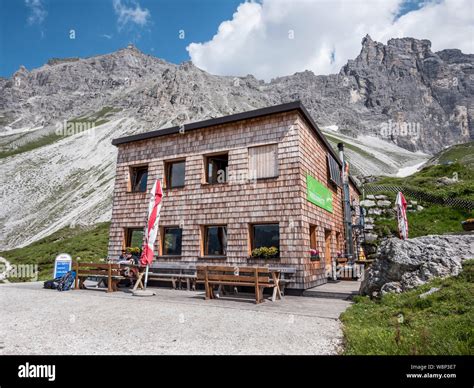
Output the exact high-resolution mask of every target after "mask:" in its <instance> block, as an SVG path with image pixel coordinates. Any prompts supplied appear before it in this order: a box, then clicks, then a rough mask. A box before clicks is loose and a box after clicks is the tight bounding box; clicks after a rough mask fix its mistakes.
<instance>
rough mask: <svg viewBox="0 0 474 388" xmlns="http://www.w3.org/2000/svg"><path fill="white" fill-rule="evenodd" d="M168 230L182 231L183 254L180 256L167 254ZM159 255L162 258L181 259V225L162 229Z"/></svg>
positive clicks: (167, 226)
mask: <svg viewBox="0 0 474 388" xmlns="http://www.w3.org/2000/svg"><path fill="white" fill-rule="evenodd" d="M166 229H180V230H181V252H180V254H179V255H170V254H165V253H164V251H165V233H166ZM159 253H160V256H162V257H181V256H182V254H183V228H182V227H181V226H179V225H166V226H162V227H160V244H159Z"/></svg>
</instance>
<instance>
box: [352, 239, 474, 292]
mask: <svg viewBox="0 0 474 388" xmlns="http://www.w3.org/2000/svg"><path fill="white" fill-rule="evenodd" d="M473 258H474V235H473V234H469V235H442V236H435V235H433V236H423V237H417V238H412V239H408V240H400V239H398V238H390V239H388V240H385V241H383V242H382V243H381V244H380V248H379V256H378V258H377V260H376V261H375V262H374V264H373V265H372V266H371V267H370V268H369V269H368V270H367V272H366V274H365V278H364V281H363V282H362V284H361V288H360V291H361V294H363V295H370V296H374V295H378V294H380V293H382V294H383V293H386V292H402V291H405V290H409V289H412V288H415V287H417V286H420V285H422V284H424V283H426V282H428V281H429V280H431V279H433V278H435V277H447V276H455V275H457V274H458V273H459V272H460V271H461V264H462V261H463V260H467V259H473Z"/></svg>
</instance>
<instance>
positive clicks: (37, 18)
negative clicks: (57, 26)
mask: <svg viewBox="0 0 474 388" xmlns="http://www.w3.org/2000/svg"><path fill="white" fill-rule="evenodd" d="M25 5H26V7H27V8H28V11H29V13H28V19H27V21H28V24H30V25H33V24H38V25H40V24H42V23H43V22H44V19H46V16H47V15H48V12H47V11H46V10H45V8H44V4H43V2H42V1H41V0H25Z"/></svg>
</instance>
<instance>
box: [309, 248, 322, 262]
mask: <svg viewBox="0 0 474 388" xmlns="http://www.w3.org/2000/svg"><path fill="white" fill-rule="evenodd" d="M309 253H310V255H311V261H320V260H321V257H320V256H319V251H318V250H317V249H311V250H310V251H309Z"/></svg>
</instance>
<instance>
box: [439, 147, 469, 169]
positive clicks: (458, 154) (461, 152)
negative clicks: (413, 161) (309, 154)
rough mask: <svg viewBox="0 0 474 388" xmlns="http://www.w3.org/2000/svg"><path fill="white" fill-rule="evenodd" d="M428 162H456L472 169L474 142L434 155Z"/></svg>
mask: <svg viewBox="0 0 474 388" xmlns="http://www.w3.org/2000/svg"><path fill="white" fill-rule="evenodd" d="M430 162H436V163H441V164H443V163H448V162H458V163H461V164H463V165H465V166H468V167H470V168H472V169H474V141H471V142H470V143H464V144H458V145H455V146H452V147H450V148H448V149H447V150H445V151H442V152H441V153H439V154H438V155H435V156H434V157H433V158H432V159H431V160H430Z"/></svg>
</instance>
